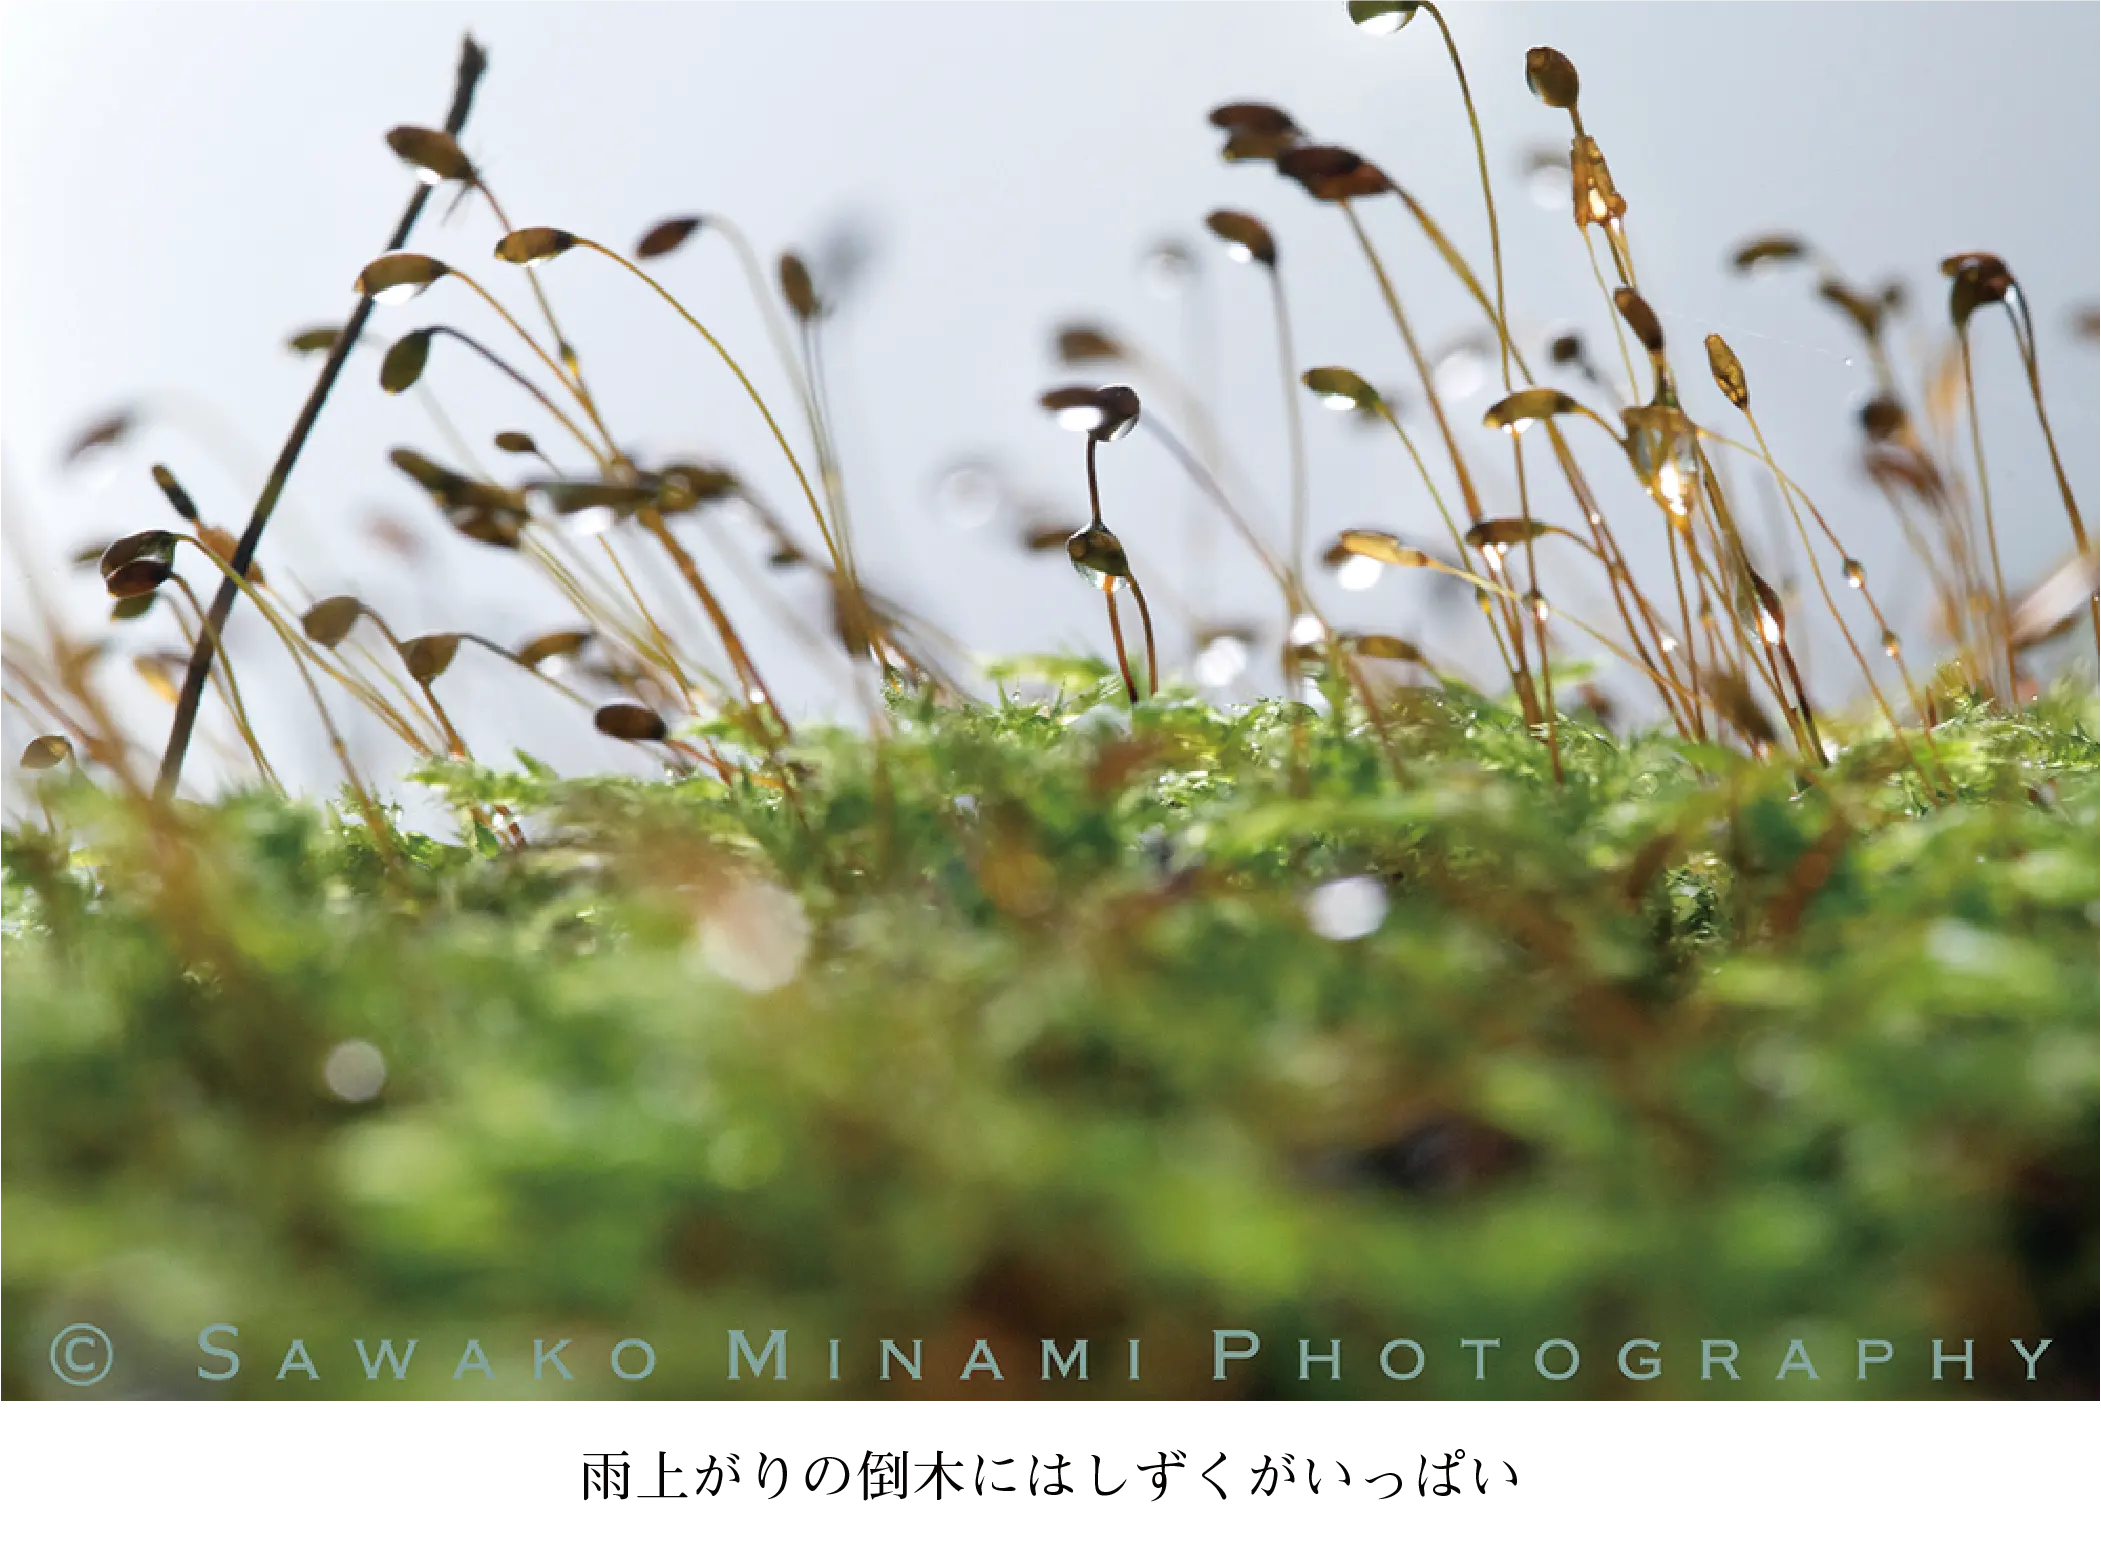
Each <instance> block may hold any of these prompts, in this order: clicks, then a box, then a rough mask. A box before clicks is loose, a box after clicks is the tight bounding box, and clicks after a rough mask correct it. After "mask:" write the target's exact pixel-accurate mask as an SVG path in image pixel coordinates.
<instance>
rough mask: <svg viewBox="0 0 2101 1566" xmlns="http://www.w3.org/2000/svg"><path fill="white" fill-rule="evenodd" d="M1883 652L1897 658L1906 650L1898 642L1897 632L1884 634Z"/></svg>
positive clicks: (1885, 632)
mask: <svg viewBox="0 0 2101 1566" xmlns="http://www.w3.org/2000/svg"><path fill="white" fill-rule="evenodd" d="M1882 650H1883V652H1884V653H1885V654H1887V655H1888V656H1889V657H1892V658H1894V657H1896V656H1897V655H1898V654H1899V653H1901V652H1902V651H1903V650H1904V644H1903V643H1902V642H1900V641H1898V640H1897V633H1896V632H1895V631H1884V632H1883V633H1882Z"/></svg>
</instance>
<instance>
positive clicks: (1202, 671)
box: [1196, 636, 1248, 690]
mask: <svg viewBox="0 0 2101 1566" xmlns="http://www.w3.org/2000/svg"><path fill="white" fill-rule="evenodd" d="M1247 653H1248V649H1247V643H1246V642H1244V641H1242V640H1241V639H1240V638H1239V637H1237V636H1214V637H1212V638H1211V639H1210V640H1209V641H1208V642H1206V643H1204V646H1203V650H1202V651H1200V652H1199V653H1198V654H1197V655H1196V677H1197V681H1198V683H1199V684H1202V685H1204V686H1206V687H1208V688H1210V689H1212V690H1217V689H1219V688H1221V687H1223V686H1227V685H1231V684H1232V683H1233V682H1234V681H1235V680H1237V679H1239V678H1240V676H1241V675H1242V673H1244V672H1245V671H1246V669H1247Z"/></svg>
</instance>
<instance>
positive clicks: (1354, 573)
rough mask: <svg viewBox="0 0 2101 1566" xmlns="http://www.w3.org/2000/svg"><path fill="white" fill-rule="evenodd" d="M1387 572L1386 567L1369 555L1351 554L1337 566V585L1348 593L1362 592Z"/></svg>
mask: <svg viewBox="0 0 2101 1566" xmlns="http://www.w3.org/2000/svg"><path fill="white" fill-rule="evenodd" d="M1385 574H1386V568H1385V567H1384V566H1383V565H1381V564H1380V563H1379V562H1378V561H1376V560H1373V559H1372V558H1370V557H1369V556H1368V555H1351V556H1350V557H1349V558H1348V559H1347V560H1345V561H1343V562H1342V564H1341V565H1339V566H1337V567H1336V568H1335V585H1336V586H1337V587H1339V588H1341V589H1342V590H1343V591H1344V592H1346V593H1361V592H1364V591H1365V590H1366V589H1367V588H1370V587H1372V586H1373V585H1374V584H1376V583H1377V582H1378V580H1379V578H1380V577H1381V576H1384V575H1385Z"/></svg>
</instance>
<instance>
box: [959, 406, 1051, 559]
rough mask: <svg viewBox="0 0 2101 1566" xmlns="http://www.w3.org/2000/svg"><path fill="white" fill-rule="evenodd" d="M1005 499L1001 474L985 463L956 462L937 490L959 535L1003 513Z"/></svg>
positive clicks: (981, 525)
mask: <svg viewBox="0 0 2101 1566" xmlns="http://www.w3.org/2000/svg"><path fill="white" fill-rule="evenodd" d="M1061 422H1062V420H1061ZM1006 500H1007V496H1006V488H1005V486H1004V485H1002V484H1001V483H1000V479H999V475H998V474H997V473H996V472H994V471H993V470H992V469H991V468H990V467H988V466H986V465H985V464H984V463H982V462H959V463H957V464H956V465H955V466H954V467H952V468H950V469H949V470H948V471H947V472H946V473H944V474H942V475H941V481H940V483H939V484H938V485H936V486H935V490H934V501H935V504H936V505H938V506H939V507H940V508H941V517H942V520H943V521H945V522H946V523H947V524H948V525H949V526H950V527H952V528H954V529H956V531H958V532H969V531H970V530H971V529H973V528H980V527H983V526H984V525H985V524H986V523H988V522H990V521H992V520H993V519H994V518H995V517H997V516H998V515H999V514H1000V512H1001V510H1002V509H1004V507H1005V505H1006Z"/></svg>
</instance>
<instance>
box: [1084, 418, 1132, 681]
mask: <svg viewBox="0 0 2101 1566" xmlns="http://www.w3.org/2000/svg"><path fill="white" fill-rule="evenodd" d="M1090 444H1091V443H1090ZM1102 598H1103V600H1104V601H1105V602H1106V603H1107V604H1108V605H1109V637H1110V639H1111V640H1112V641H1114V642H1115V643H1116V667H1117V669H1118V670H1119V671H1120V672H1121V673H1122V675H1123V691H1124V694H1125V695H1126V696H1128V697H1130V699H1131V705H1132V706H1134V707H1135V706H1137V705H1138V681H1137V680H1136V679H1134V678H1133V677H1132V675H1131V655H1130V654H1129V653H1127V652H1125V651H1124V648H1123V622H1122V621H1121V620H1119V619H1117V617H1116V578H1115V577H1113V576H1112V577H1110V578H1108V580H1107V582H1106V583H1105V584H1104V585H1103V587H1102Z"/></svg>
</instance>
